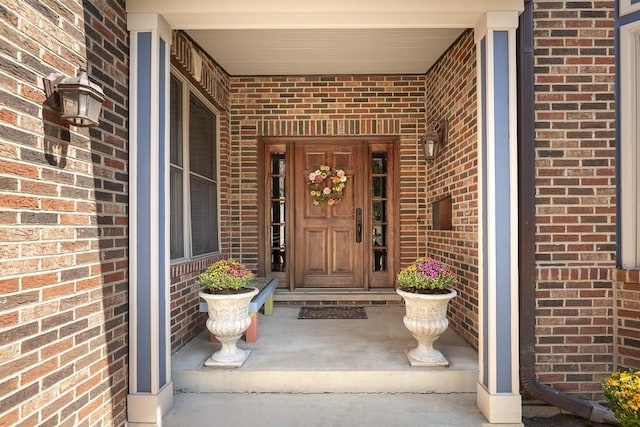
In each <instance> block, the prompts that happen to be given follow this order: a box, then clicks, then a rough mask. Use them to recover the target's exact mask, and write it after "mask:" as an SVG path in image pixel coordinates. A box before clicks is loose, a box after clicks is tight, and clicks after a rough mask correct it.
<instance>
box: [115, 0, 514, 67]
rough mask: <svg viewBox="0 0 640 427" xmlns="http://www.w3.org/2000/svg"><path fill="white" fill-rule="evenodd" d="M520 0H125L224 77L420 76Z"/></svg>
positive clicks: (128, 9) (134, 9)
mask: <svg viewBox="0 0 640 427" xmlns="http://www.w3.org/2000/svg"><path fill="white" fill-rule="evenodd" d="M522 8H523V0H483V1H480V2H471V1H468V0H429V1H427V0H395V1H384V0H382V1H373V2H372V1H370V0H323V1H322V2H308V1H300V0H269V1H264V0H243V1H228V0H181V1H175V0H127V13H159V14H160V15H162V16H163V17H164V18H165V19H166V20H167V22H168V23H169V25H170V26H171V28H173V29H184V30H187V32H188V34H189V35H190V36H191V37H192V38H193V39H194V40H195V41H196V42H197V43H198V44H199V45H200V46H202V48H203V49H204V50H206V51H207V52H208V53H209V54H210V55H211V57H213V58H214V59H215V60H216V61H217V62H218V63H219V64H220V65H221V66H222V67H223V68H224V69H225V70H226V71H227V72H228V73H229V74H231V75H234V76H243V75H247V76H249V75H304V74H420V73H424V72H426V71H427V70H428V69H429V67H431V65H433V63H435V61H436V60H437V59H438V58H439V57H440V55H441V54H442V53H443V52H444V51H445V50H446V49H447V47H449V46H450V45H451V43H452V42H453V41H454V40H455V39H456V38H457V37H458V36H459V35H460V34H461V33H462V31H464V29H465V28H473V27H474V26H475V25H476V24H477V23H478V22H479V21H480V20H481V18H482V16H483V14H484V13H485V12H486V11H489V10H494V11H495V10H498V11H507V10H516V11H521V10H522Z"/></svg>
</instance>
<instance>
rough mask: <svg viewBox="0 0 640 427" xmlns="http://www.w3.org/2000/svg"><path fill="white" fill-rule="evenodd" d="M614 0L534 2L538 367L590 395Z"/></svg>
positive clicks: (609, 190) (608, 315) (542, 376)
mask: <svg viewBox="0 0 640 427" xmlns="http://www.w3.org/2000/svg"><path fill="white" fill-rule="evenodd" d="M613 6H614V2H613V1H581V2H569V1H567V2H558V1H553V2H550V1H542V0H536V1H534V32H535V33H534V34H535V120H536V122H535V125H536V159H535V161H536V215H537V219H536V241H537V242H536V256H537V259H536V265H537V294H536V296H537V302H536V304H537V310H536V316H537V327H536V334H537V346H536V353H537V372H538V378H539V380H540V381H541V382H543V383H546V384H551V385H553V386H556V387H557V388H558V389H560V390H563V391H568V392H572V393H576V394H578V395H580V396H583V397H585V398H589V399H591V398H598V396H599V393H600V390H601V386H600V381H601V379H602V377H603V375H604V374H606V373H608V372H610V371H611V368H612V362H613V360H612V354H613V343H612V335H613V324H612V314H613V313H612V308H613V307H612V297H613V293H612V284H611V280H610V279H609V274H610V272H609V270H610V269H611V268H612V267H613V266H614V256H615V182H614V167H615V164H614V46H613Z"/></svg>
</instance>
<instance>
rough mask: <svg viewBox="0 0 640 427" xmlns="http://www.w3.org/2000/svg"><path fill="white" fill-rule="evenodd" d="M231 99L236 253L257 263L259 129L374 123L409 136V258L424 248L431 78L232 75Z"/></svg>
mask: <svg viewBox="0 0 640 427" xmlns="http://www.w3.org/2000/svg"><path fill="white" fill-rule="evenodd" d="M231 105H232V107H231V117H232V119H231V152H232V153H233V155H232V158H231V164H232V169H231V177H232V181H231V194H230V197H231V199H230V201H231V210H232V212H233V216H234V217H236V218H238V220H239V222H238V223H237V224H238V228H237V229H234V230H232V239H233V240H232V252H233V253H232V254H233V255H234V256H240V255H241V254H242V257H243V259H244V261H245V262H248V263H249V264H252V265H253V264H257V253H258V224H259V219H258V217H257V203H258V199H257V197H258V196H257V195H258V194H259V190H258V181H257V172H258V167H257V159H258V158H257V137H258V135H274V136H275V135H280V136H311V135H314V136H315V135H319V136H323V135H324V136H343V135H356V134H358V135H371V134H372V131H371V130H367V129H373V128H375V129H379V130H380V132H378V133H377V135H400V136H401V138H400V169H401V176H402V178H401V180H400V198H399V199H400V200H401V201H402V202H401V205H400V252H401V254H402V255H401V258H402V259H401V261H402V262H403V263H407V262H409V261H410V260H413V259H415V257H416V256H418V255H419V251H422V250H423V249H424V225H420V224H418V223H417V217H416V212H417V205H418V204H420V205H422V206H424V199H423V192H422V191H418V190H417V189H416V182H417V180H418V179H419V178H418V177H420V176H423V175H424V171H425V165H424V162H423V161H419V164H418V160H417V159H416V155H418V151H417V138H418V135H419V134H420V133H422V132H424V76H415V75H406V76H298V77H232V79H231ZM261 123H262V125H261ZM265 123H266V124H265ZM321 123H326V126H322V125H320V124H321ZM354 130H357V131H354ZM234 156H235V157H234ZM416 166H417V167H416ZM418 236H420V237H419V238H418Z"/></svg>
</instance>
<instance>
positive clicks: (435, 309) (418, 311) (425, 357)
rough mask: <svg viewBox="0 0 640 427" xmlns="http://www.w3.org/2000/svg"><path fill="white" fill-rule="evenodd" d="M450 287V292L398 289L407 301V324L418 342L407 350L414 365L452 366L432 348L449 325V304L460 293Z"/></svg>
mask: <svg viewBox="0 0 640 427" xmlns="http://www.w3.org/2000/svg"><path fill="white" fill-rule="evenodd" d="M448 290H449V293H447V294H417V293H413V292H406V291H403V290H402V289H396V292H397V293H398V294H399V295H400V296H402V298H404V301H405V307H406V314H405V316H404V319H403V320H404V325H405V326H406V327H407V329H408V330H409V332H411V335H413V337H414V338H415V339H416V340H417V341H418V346H417V347H416V348H414V349H411V350H407V351H406V352H405V353H406V355H407V358H408V359H409V363H410V364H411V366H449V361H448V360H447V359H446V358H445V357H444V355H443V354H442V353H441V352H440V351H438V350H436V349H435V348H433V343H434V342H435V341H436V340H437V339H438V338H439V337H440V335H442V334H443V333H444V331H446V330H447V328H448V327H449V320H447V306H448V304H449V301H450V300H451V299H452V298H453V297H455V296H456V295H457V292H456V291H455V289H448Z"/></svg>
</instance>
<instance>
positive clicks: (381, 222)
mask: <svg viewBox="0 0 640 427" xmlns="http://www.w3.org/2000/svg"><path fill="white" fill-rule="evenodd" d="M387 162H388V159H387V153H386V152H384V153H372V155H371V170H372V174H371V179H372V183H371V184H372V185H371V189H372V194H371V203H372V206H371V212H372V229H373V257H372V259H373V271H387V257H388V243H387V238H388V229H387V227H388V224H389V223H388V217H387V215H388V198H387V197H388V195H387V181H388V175H387V173H388V167H387Z"/></svg>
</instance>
